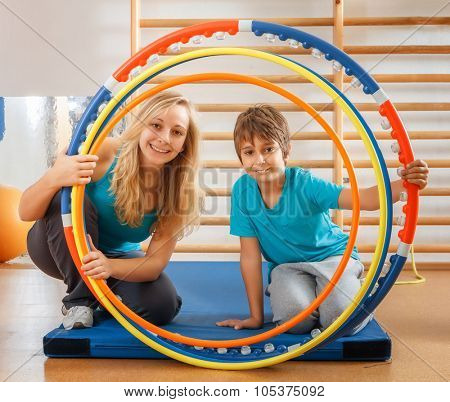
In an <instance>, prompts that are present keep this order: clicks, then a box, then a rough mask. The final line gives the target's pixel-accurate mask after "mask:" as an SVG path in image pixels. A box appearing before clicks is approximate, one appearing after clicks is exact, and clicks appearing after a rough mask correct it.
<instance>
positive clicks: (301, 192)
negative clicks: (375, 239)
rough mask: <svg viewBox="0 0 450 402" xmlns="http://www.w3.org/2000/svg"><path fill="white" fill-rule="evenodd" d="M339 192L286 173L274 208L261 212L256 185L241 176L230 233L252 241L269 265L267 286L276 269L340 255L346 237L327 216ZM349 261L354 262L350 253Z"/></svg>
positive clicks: (304, 174) (307, 176)
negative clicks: (289, 264) (255, 240)
mask: <svg viewBox="0 0 450 402" xmlns="http://www.w3.org/2000/svg"><path fill="white" fill-rule="evenodd" d="M342 189H343V186H338V185H336V184H334V183H330V182H328V181H326V180H323V179H321V178H319V177H316V176H314V175H313V174H311V173H310V172H309V171H307V170H304V169H301V168H298V167H294V168H286V180H285V183H284V186H283V190H282V193H281V195H280V198H279V200H278V203H277V204H276V205H275V206H274V207H273V208H267V207H266V205H265V204H264V201H263V199H262V197H261V193H260V191H259V187H258V184H257V182H256V180H255V179H253V178H252V177H251V176H249V175H248V174H244V175H243V176H242V177H240V178H239V179H238V180H237V181H236V183H235V184H234V186H233V190H232V194H231V216H230V233H231V234H232V235H235V236H240V237H256V238H258V241H259V245H260V248H261V252H262V254H263V256H264V258H265V259H266V260H267V261H268V262H269V281H270V273H271V271H272V270H273V268H275V267H276V266H277V265H279V264H284V263H288V262H308V261H322V260H324V259H325V258H327V257H330V256H334V255H342V254H344V251H345V247H346V246H347V241H348V235H347V234H345V233H343V232H342V230H341V229H340V227H339V226H337V225H336V224H334V223H333V221H332V220H331V217H330V213H329V210H330V209H338V199H339V195H340V193H341V191H342ZM352 257H353V258H355V259H359V256H358V252H357V250H356V248H354V250H353V252H352Z"/></svg>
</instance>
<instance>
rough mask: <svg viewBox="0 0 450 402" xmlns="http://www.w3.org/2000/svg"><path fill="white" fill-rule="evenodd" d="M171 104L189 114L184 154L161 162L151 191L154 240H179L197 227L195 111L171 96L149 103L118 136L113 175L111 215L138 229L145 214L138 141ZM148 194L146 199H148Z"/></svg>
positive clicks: (176, 95)
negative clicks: (164, 237) (170, 237)
mask: <svg viewBox="0 0 450 402" xmlns="http://www.w3.org/2000/svg"><path fill="white" fill-rule="evenodd" d="M174 105H182V106H184V107H185V108H186V110H187V112H188V115H189V126H188V129H187V133H186V140H185V143H184V147H183V151H182V152H180V154H178V155H177V156H176V157H175V158H174V159H173V160H172V161H170V162H168V163H166V164H165V165H164V166H163V167H162V169H161V173H160V177H159V185H158V188H157V192H156V212H157V217H158V219H157V221H156V223H155V225H154V227H153V228H152V231H153V232H154V234H155V235H161V234H162V233H163V232H164V233H166V232H170V234H171V235H175V236H177V238H181V237H183V235H185V234H186V233H188V232H190V231H191V230H192V229H193V228H194V227H195V226H196V225H197V224H198V219H199V213H200V205H201V196H200V191H199V187H198V148H199V129H198V126H197V121H196V119H197V117H196V111H195V108H194V106H193V105H192V104H191V102H190V101H189V100H188V99H186V98H185V97H183V96H182V95H181V94H179V93H177V92H174V91H165V92H161V93H159V94H158V95H156V96H154V97H152V98H150V99H149V100H148V101H146V102H145V103H144V104H143V105H142V106H141V108H140V110H139V112H138V113H137V114H136V115H134V116H132V119H133V121H132V123H131V125H130V127H129V128H127V129H126V130H125V131H124V133H123V134H122V135H121V137H120V138H121V147H120V153H119V156H118V160H117V164H116V166H115V168H114V171H113V178H112V181H111V187H110V190H111V191H112V192H113V193H114V194H115V196H116V202H115V211H116V214H117V216H118V217H119V219H120V221H122V222H123V223H126V224H128V225H129V226H131V227H138V226H140V225H141V223H142V220H143V218H144V214H145V212H144V209H145V198H146V194H145V171H143V169H141V166H140V162H139V140H140V136H141V133H142V131H143V130H144V129H145V128H146V126H147V125H149V124H150V121H151V119H153V118H154V117H156V116H158V115H159V114H161V113H162V112H164V111H165V110H167V109H168V108H170V107H172V106H174ZM147 195H148V194H147Z"/></svg>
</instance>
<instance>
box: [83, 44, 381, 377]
mask: <svg viewBox="0 0 450 402" xmlns="http://www.w3.org/2000/svg"><path fill="white" fill-rule="evenodd" d="M221 50H223V49H221ZM232 50H233V51H234V50H237V51H238V54H239V51H240V52H242V49H232ZM194 53H195V52H194ZM263 55H265V56H266V57H269V56H270V57H275V56H273V55H267V54H263ZM202 56H203V55H202ZM282 61H283V62H284V63H291V62H288V61H287V60H284V59H282ZM160 64H161V63H160ZM291 64H292V65H293V67H294V68H295V67H297V68H300V67H299V66H297V65H295V64H294V63H291ZM158 66H159V68H160V69H163V68H165V67H166V66H160V65H158ZM291 68H292V66H291ZM294 68H292V69H294ZM149 70H151V69H149ZM149 70H147V71H146V73H144V74H143V75H144V76H145V75H148V76H150V75H151V71H150V72H149ZM305 71H307V70H305ZM311 75H312V74H311ZM140 79H141V80H140ZM133 81H134V82H133ZM133 81H132V83H130V84H129V85H134V87H135V88H137V86H138V85H140V84H141V85H142V83H143V82H142V81H143V78H142V75H141V76H140V77H137V78H136V79H135V80H133ZM312 81H314V76H313V78H312ZM127 91H128V89H127V87H125V88H124V89H123V90H122V93H120V95H122V94H123V96H125V95H126V94H127ZM123 96H122V97H123ZM117 98H120V96H117ZM112 103H113V106H112V107H111V105H107V106H106V108H105V109H104V110H103V112H102V113H103V114H104V117H106V114H108V113H110V112H111V110H112V109H114V106H116V105H117V103H118V102H117V100H114V101H113V102H112ZM108 106H109V107H110V110H108ZM343 106H344V108H345V106H346V105H345V104H344V105H343ZM347 109H348V110H347V113H348V114H350V115H351V113H352V111H351V109H350V108H349V107H348V106H347ZM102 113H101V114H100V116H101V115H102ZM100 116H99V118H100V119H101V117H100ZM354 120H355V119H354ZM357 122H358V121H357ZM96 124H97V126H99V125H100V124H101V123H100V122H99V121H98V120H97V122H96ZM357 127H358V128H359V129H360V130H361V128H362V125H357ZM95 131H97V128H96V127H95V124H94V127H93V128H92V130H91V133H90V136H91V137H93V136H95ZM369 144H371V143H370V141H369ZM84 147H85V148H87V147H88V146H87V144H85V146H84ZM82 152H84V151H82ZM372 155H375V153H373V154H372ZM369 272H370V271H369ZM372 274H373V269H372ZM372 277H373V275H372ZM371 279H372V278H371V275H370V274H369V275H368V277H367V280H366V287H368V281H369V280H371ZM93 285H95V284H93ZM363 290H365V289H364V285H363V288H361V292H363ZM358 302H359V301H357V303H358ZM109 307H113V306H112V305H110V306H109ZM116 312H117V310H116ZM341 317H342V316H341ZM116 318H118V319H119V320H120V319H122V320H123V317H121V316H120V314H118V312H117V315H116ZM335 323H336V324H337V323H339V320H337V321H336V322H335ZM123 325H129V323H127V322H126V320H123ZM332 327H333V326H330V327H329V328H330V330H331V328H332ZM336 328H337V327H336V326H335V327H334V329H336ZM129 329H130V330H131V331H132V332H134V333H135V334H136V332H135V329H134V328H129ZM322 334H323V336H321V337H320V338H324V337H325V334H326V335H329V331H324V332H323V333H322ZM143 337H145V336H143V334H140V336H139V339H141V340H142V339H143ZM318 338H319V337H317V338H314V340H313V341H311V343H310V345H312V346H314V345H315V344H316V343H317V339H318ZM320 338H319V339H320ZM144 339H145V338H144ZM146 341H147V344H149V343H150V344H151V345H152V346H155V345H154V343H153V342H152V340H151V339H149V338H148V337H147V339H146ZM314 341H315V342H314ZM298 349H299V350H301V349H303V350H304V351H306V350H309V348H308V345H306V346H305V345H304V346H303V347H299V348H298ZM166 352H168V351H167V350H166ZM296 352H297V353H298V350H296ZM174 353H175V352H174ZM300 353H301V352H300ZM176 356H177V358H181V357H180V356H179V354H176ZM280 357H283V359H284V360H287V359H289V358H290V357H289V356H286V355H283V356H280ZM186 359H188V360H189V359H190V358H188V357H186ZM270 359H271V358H269V359H265V361H266V363H267V364H272V362H274V361H271V360H270ZM272 359H274V358H272ZM194 361H196V360H194ZM194 361H192V360H189V362H191V363H192V364H200V365H203V364H207V363H205V361H202V362H198V361H196V363H194ZM275 361H277V360H275ZM253 363H254V364H256V363H257V362H253ZM218 364H220V363H218ZM224 364H227V365H228V364H231V363H224ZM239 364H244V363H239ZM257 364H264V363H257ZM226 367H228V368H232V366H226ZM239 367H241V368H250V367H249V366H238V367H235V368H239Z"/></svg>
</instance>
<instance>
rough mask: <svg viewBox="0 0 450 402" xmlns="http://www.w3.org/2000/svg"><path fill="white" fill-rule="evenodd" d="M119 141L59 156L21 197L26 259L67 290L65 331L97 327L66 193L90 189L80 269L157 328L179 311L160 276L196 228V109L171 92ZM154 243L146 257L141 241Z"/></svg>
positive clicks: (177, 300) (169, 285)
mask: <svg viewBox="0 0 450 402" xmlns="http://www.w3.org/2000/svg"><path fill="white" fill-rule="evenodd" d="M133 119H134V121H133V123H132V124H131V125H130V127H129V128H128V129H127V130H126V131H125V132H124V133H123V134H122V135H121V136H120V138H107V139H106V140H105V142H104V143H103V144H102V146H101V148H100V152H99V154H98V156H94V155H85V156H81V155H77V156H67V155H65V153H62V154H60V155H59V156H58V158H57V160H56V162H55V164H54V166H53V167H52V168H50V169H49V170H48V171H47V172H46V173H45V174H44V176H43V177H42V178H41V179H40V180H39V181H37V182H36V183H35V184H33V185H32V186H31V187H29V188H28V189H27V190H26V191H25V192H24V193H23V196H22V199H21V201H20V205H19V214H20V217H21V219H23V220H25V221H32V220H36V223H35V224H34V226H33V227H32V228H31V230H30V232H29V233H28V240H27V241H28V252H29V254H30V257H31V259H32V260H33V262H34V263H35V264H36V266H37V267H38V268H39V269H41V270H42V271H43V272H45V273H46V274H48V275H50V276H52V277H54V278H57V279H61V280H63V281H64V283H65V284H66V285H67V296H65V297H64V298H63V308H62V311H63V314H64V315H65V317H64V319H63V325H64V327H65V328H66V329H72V328H86V327H91V326H92V325H93V309H94V308H95V307H96V306H97V303H96V300H95V298H94V296H93V295H92V294H91V293H90V291H89V289H88V288H87V286H86V285H85V283H84V282H83V280H82V279H81V277H80V275H79V274H78V271H77V269H76V267H75V265H74V263H73V261H72V259H71V257H70V254H69V250H68V248H67V246H66V243H65V239H64V234H63V227H62V222H61V216H60V190H61V188H62V187H65V186H73V185H75V184H86V185H87V186H86V195H87V196H86V200H85V204H84V211H85V222H86V223H85V224H86V230H87V233H89V235H90V236H89V239H88V240H89V242H90V244H91V250H92V251H91V252H90V253H89V254H88V255H87V256H85V257H84V259H83V261H82V263H83V266H82V269H83V271H84V273H85V274H86V275H88V276H90V277H91V278H93V279H104V280H107V283H108V285H109V286H110V287H111V289H112V290H113V292H114V293H116V294H117V295H118V296H119V297H120V298H122V300H123V302H124V303H125V304H126V305H127V306H129V307H130V308H131V309H132V310H133V311H135V312H136V313H137V314H139V315H141V316H142V317H143V318H145V319H146V320H149V321H151V322H153V323H154V324H157V325H162V324H167V323H168V322H170V321H171V320H172V319H173V318H174V317H175V315H176V314H177V313H178V311H179V309H180V307H181V298H180V297H179V296H178V295H177V292H176V290H175V288H174V286H173V284H172V283H171V281H170V279H169V278H168V277H167V275H165V274H164V273H163V270H164V268H165V267H166V265H167V263H168V262H169V260H170V257H171V255H172V253H173V250H174V248H175V244H176V242H177V240H178V239H179V238H180V237H182V236H183V234H185V233H186V230H189V228H191V227H192V226H193V225H194V224H195V223H196V221H197V218H198V212H199V211H198V210H199V193H198V187H197V181H196V178H197V165H198V137H199V133H198V128H197V123H196V118H195V110H194V107H193V106H192V105H191V103H190V102H189V101H188V100H187V99H186V98H184V97H183V96H181V95H180V94H178V93H176V92H172V91H170V92H169V91H167V92H163V93H160V94H159V95H157V96H155V97H153V98H151V99H150V100H148V101H147V102H146V103H145V104H143V105H142V106H141V109H140V111H139V112H138V113H137V115H136V116H134V117H133ZM150 235H152V238H151V241H150V245H149V247H148V249H147V251H146V253H144V252H142V251H141V248H140V242H142V241H143V240H145V239H146V238H148V237H149V236H150Z"/></svg>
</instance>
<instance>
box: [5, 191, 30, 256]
mask: <svg viewBox="0 0 450 402" xmlns="http://www.w3.org/2000/svg"><path fill="white" fill-rule="evenodd" d="M21 195H22V192H21V191H20V190H18V189H17V188H14V187H7V186H2V185H0V262H6V261H9V260H12V259H13V258H15V257H18V256H19V255H21V254H24V253H25V252H26V251H27V233H28V231H29V230H30V228H31V226H32V225H33V222H23V221H21V220H20V218H19V211H18V208H19V200H20V197H21Z"/></svg>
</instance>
